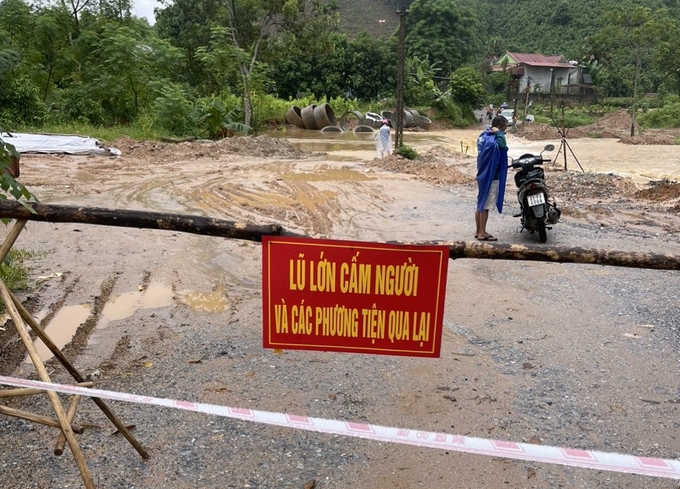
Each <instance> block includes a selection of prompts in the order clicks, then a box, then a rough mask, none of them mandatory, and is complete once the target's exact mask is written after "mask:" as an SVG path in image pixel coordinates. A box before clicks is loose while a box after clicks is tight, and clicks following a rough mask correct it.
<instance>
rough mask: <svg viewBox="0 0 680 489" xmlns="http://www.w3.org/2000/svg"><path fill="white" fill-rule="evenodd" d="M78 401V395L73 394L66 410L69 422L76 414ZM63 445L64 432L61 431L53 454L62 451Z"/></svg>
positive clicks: (64, 441)
mask: <svg viewBox="0 0 680 489" xmlns="http://www.w3.org/2000/svg"><path fill="white" fill-rule="evenodd" d="M79 403H80V396H73V399H71V405H70V406H69V407H68V412H67V413H66V417H67V418H68V422H69V423H72V422H73V418H74V417H75V416H76V410H77V409H78V404H79ZM64 445H66V437H65V436H64V433H63V432H61V433H59V436H58V437H57V443H56V444H55V445H54V454H55V455H57V456H59V455H61V454H62V453H64Z"/></svg>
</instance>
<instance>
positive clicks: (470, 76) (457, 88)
mask: <svg viewBox="0 0 680 489" xmlns="http://www.w3.org/2000/svg"><path fill="white" fill-rule="evenodd" d="M484 95H485V92H484V86H483V85H482V75H481V74H480V73H479V71H477V70H475V69H474V68H472V67H469V66H466V67H463V68H458V69H457V70H456V71H455V72H454V73H453V74H452V75H451V97H452V98H453V100H454V101H455V102H460V103H463V104H469V105H479V103H481V102H482V101H483V100H484Z"/></svg>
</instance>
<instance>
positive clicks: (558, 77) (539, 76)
mask: <svg viewBox="0 0 680 489" xmlns="http://www.w3.org/2000/svg"><path fill="white" fill-rule="evenodd" d="M554 70H555V74H554V77H555V78H554V80H553V88H554V90H555V91H556V92H557V93H561V92H562V91H563V89H562V88H561V87H563V86H566V85H567V84H568V83H569V68H554ZM551 76H552V72H551V71H550V68H545V67H542V66H525V67H524V76H523V77H522V78H521V79H520V80H519V91H520V92H524V90H525V89H526V86H527V81H528V80H529V78H531V91H532V92H534V91H536V86H537V85H539V86H540V88H541V90H540V91H541V92H544V93H549V92H550V78H551ZM573 78H574V75H572V80H571V81H572V82H573V81H574V80H573Z"/></svg>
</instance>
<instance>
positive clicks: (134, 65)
mask: <svg viewBox="0 0 680 489" xmlns="http://www.w3.org/2000/svg"><path fill="white" fill-rule="evenodd" d="M148 29H149V28H148V25H146V24H144V25H139V24H138V25H136V26H126V25H123V26H121V25H117V24H115V23H107V24H105V25H104V26H103V28H102V33H101V35H100V36H98V40H97V42H96V43H95V46H96V47H95V50H94V55H95V57H96V59H97V62H95V61H94V60H92V59H90V60H89V61H90V63H89V64H88V68H87V73H86V74H85V80H84V81H85V82H86V84H87V89H88V91H89V92H90V93H91V95H93V96H95V97H96V98H97V99H98V100H100V101H101V103H102V106H103V107H104V108H105V109H106V110H107V111H108V112H109V114H110V115H112V116H113V117H114V119H115V120H117V121H118V122H129V121H130V120H132V119H133V118H134V117H135V116H136V115H137V114H138V113H139V111H140V109H141V108H142V107H146V106H148V105H149V103H151V102H152V100H153V99H154V98H155V95H156V92H154V91H153V90H152V84H153V83H157V82H159V81H160V82H162V81H163V80H169V81H171V80H173V79H174V77H175V74H176V68H177V66H178V65H179V63H180V59H181V57H182V53H181V51H180V50H178V49H177V48H174V47H172V46H170V45H169V43H168V42H167V41H163V40H160V39H158V38H157V37H156V36H155V35H154V34H153V33H152V31H150V30H148Z"/></svg>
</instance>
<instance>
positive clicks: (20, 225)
mask: <svg viewBox="0 0 680 489" xmlns="http://www.w3.org/2000/svg"><path fill="white" fill-rule="evenodd" d="M27 222H28V221H27V220H26V219H22V220H20V221H17V222H16V223H14V226H12V230H11V231H10V232H9V234H8V235H7V238H5V242H4V243H2V247H0V263H2V262H4V261H5V257H6V256H7V254H8V253H9V250H11V249H12V246H14V242H15V241H16V240H17V238H18V237H19V234H21V231H22V230H23V229H24V226H26V223H27Z"/></svg>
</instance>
